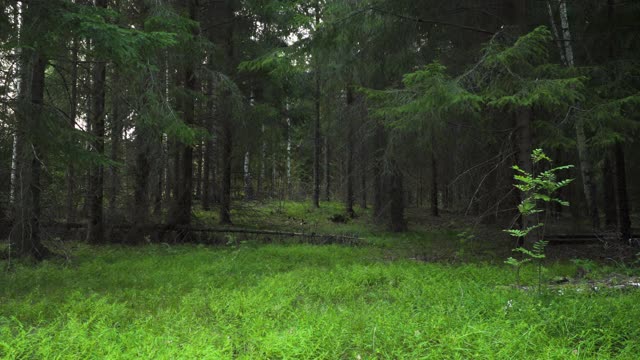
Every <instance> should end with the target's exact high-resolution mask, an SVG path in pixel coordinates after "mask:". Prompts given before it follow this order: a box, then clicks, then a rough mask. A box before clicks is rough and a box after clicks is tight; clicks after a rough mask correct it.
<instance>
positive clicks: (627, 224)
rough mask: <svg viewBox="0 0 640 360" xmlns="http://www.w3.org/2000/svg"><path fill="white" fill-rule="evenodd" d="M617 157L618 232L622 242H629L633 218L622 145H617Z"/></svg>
mask: <svg viewBox="0 0 640 360" xmlns="http://www.w3.org/2000/svg"><path fill="white" fill-rule="evenodd" d="M615 157H616V185H617V186H616V188H617V191H616V195H617V196H616V197H617V199H618V229H619V230H618V231H619V232H620V236H621V239H622V241H624V242H629V241H630V239H631V218H630V216H629V200H628V199H629V194H628V193H627V170H626V166H625V159H624V148H623V146H622V143H621V142H619V141H617V142H616V144H615Z"/></svg>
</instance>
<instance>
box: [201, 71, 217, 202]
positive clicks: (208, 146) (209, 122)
mask: <svg viewBox="0 0 640 360" xmlns="http://www.w3.org/2000/svg"><path fill="white" fill-rule="evenodd" d="M213 92H214V80H213V76H209V81H208V82H207V116H206V117H205V124H204V126H205V130H207V139H206V141H205V143H204V169H203V176H202V209H204V210H209V209H211V197H212V196H211V195H212V194H211V190H212V187H213V184H212V181H211V180H212V179H211V177H210V176H211V172H212V165H213V164H212V163H213V162H214V161H215V160H214V153H215V151H214V141H213V138H214V136H215V135H214V129H213V118H214V108H215V107H214V98H213V96H214V95H213Z"/></svg>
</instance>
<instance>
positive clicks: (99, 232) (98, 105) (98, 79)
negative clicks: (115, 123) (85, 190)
mask: <svg viewBox="0 0 640 360" xmlns="http://www.w3.org/2000/svg"><path fill="white" fill-rule="evenodd" d="M95 4H96V7H100V8H104V9H106V8H107V0H97V1H96V3H95ZM106 76H107V63H106V62H105V61H104V60H102V59H98V60H97V61H96V62H95V64H94V68H93V109H92V110H93V112H92V116H91V134H92V135H93V141H92V147H93V149H92V150H93V152H94V154H95V155H96V156H103V155H104V116H105V89H106ZM89 196H90V198H89V226H88V228H87V238H88V240H89V241H90V242H92V243H95V244H101V243H104V218H103V198H104V166H103V165H102V164H100V163H98V164H97V165H95V166H93V168H92V169H91V176H90V180H89Z"/></svg>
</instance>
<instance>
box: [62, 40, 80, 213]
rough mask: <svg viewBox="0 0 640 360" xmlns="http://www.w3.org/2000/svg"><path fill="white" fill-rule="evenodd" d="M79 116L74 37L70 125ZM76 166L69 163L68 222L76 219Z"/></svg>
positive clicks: (66, 180)
mask: <svg viewBox="0 0 640 360" xmlns="http://www.w3.org/2000/svg"><path fill="white" fill-rule="evenodd" d="M77 117H78V39H77V38H74V39H73V43H72V45H71V98H70V99H69V127H70V128H71V129H75V127H76V118H77ZM75 177H76V173H75V166H74V164H73V161H69V164H68V165H67V173H66V178H65V182H66V184H67V198H66V215H67V222H69V223H71V222H75V221H76V209H75V202H74V195H75V190H76V182H75Z"/></svg>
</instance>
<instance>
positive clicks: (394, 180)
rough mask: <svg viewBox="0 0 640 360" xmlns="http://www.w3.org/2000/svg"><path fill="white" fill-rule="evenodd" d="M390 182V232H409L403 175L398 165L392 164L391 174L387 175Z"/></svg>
mask: <svg viewBox="0 0 640 360" xmlns="http://www.w3.org/2000/svg"><path fill="white" fill-rule="evenodd" d="M387 177H388V182H389V230H391V231H393V232H403V231H406V230H407V222H406V220H405V218H404V186H403V175H402V172H401V170H400V169H398V168H397V164H395V163H393V164H392V169H391V174H389V175H387Z"/></svg>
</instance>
